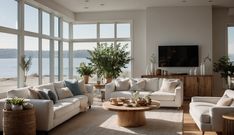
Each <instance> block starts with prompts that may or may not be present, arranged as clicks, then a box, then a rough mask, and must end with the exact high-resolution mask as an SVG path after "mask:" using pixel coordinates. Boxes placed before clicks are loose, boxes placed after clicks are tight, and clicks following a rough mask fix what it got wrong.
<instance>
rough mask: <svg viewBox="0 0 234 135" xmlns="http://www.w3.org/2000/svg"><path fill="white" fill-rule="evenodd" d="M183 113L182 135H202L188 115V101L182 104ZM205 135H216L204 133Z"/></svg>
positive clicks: (214, 134) (214, 133)
mask: <svg viewBox="0 0 234 135" xmlns="http://www.w3.org/2000/svg"><path fill="white" fill-rule="evenodd" d="M183 111H184V123H183V134H184V135H202V132H201V131H200V130H199V129H198V127H197V125H196V123H195V122H194V121H193V119H192V117H191V116H190V115H189V101H185V102H184V104H183ZM205 135H217V134H216V132H205Z"/></svg>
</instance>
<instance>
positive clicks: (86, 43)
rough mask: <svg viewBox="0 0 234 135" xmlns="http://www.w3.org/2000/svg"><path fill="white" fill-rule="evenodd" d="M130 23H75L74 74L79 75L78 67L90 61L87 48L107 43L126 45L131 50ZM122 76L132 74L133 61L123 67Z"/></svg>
mask: <svg viewBox="0 0 234 135" xmlns="http://www.w3.org/2000/svg"><path fill="white" fill-rule="evenodd" d="M130 26H131V25H130V23H97V24H74V25H73V38H74V40H75V42H74V43H73V75H74V77H75V78H76V77H79V74H77V72H76V67H78V66H79V64H80V63H81V62H85V63H88V62H89V60H88V59H87V57H89V54H88V51H87V50H93V49H94V47H96V45H97V43H99V44H103V43H107V45H111V44H114V45H116V44H120V45H121V46H123V45H126V46H127V48H126V51H130V53H131V46H132V39H131V27H130ZM97 30H99V31H97ZM122 71H123V73H122V74H121V76H123V77H130V76H131V63H129V64H127V65H126V68H123V69H122Z"/></svg>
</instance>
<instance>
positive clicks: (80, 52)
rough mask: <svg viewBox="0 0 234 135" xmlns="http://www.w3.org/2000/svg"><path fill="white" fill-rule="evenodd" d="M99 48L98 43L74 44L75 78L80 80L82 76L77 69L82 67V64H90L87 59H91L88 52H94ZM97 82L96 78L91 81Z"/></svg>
mask: <svg viewBox="0 0 234 135" xmlns="http://www.w3.org/2000/svg"><path fill="white" fill-rule="evenodd" d="M96 47H97V43H96V42H80V43H74V44H73V74H74V78H79V77H80V75H79V74H78V73H77V71H76V67H79V66H80V63H81V62H85V63H86V64H88V63H90V60H88V59H87V57H89V56H90V55H89V53H88V51H87V50H94V48H96ZM92 81H93V82H96V76H93V78H92V79H90V82H92Z"/></svg>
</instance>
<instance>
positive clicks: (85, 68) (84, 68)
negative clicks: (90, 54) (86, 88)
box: [76, 62, 95, 84]
mask: <svg viewBox="0 0 234 135" xmlns="http://www.w3.org/2000/svg"><path fill="white" fill-rule="evenodd" d="M76 70H77V72H78V73H79V74H80V76H83V78H84V81H85V84H88V82H89V77H90V76H91V75H92V74H93V73H94V71H95V69H94V67H93V65H92V64H91V63H88V65H86V64H85V63H84V62H81V63H80V67H76Z"/></svg>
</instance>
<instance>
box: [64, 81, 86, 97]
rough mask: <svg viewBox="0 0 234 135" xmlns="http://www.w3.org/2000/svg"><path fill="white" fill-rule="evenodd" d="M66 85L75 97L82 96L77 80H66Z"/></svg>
mask: <svg viewBox="0 0 234 135" xmlns="http://www.w3.org/2000/svg"><path fill="white" fill-rule="evenodd" d="M64 83H65V86H66V87H68V88H69V89H70V90H71V92H72V94H73V95H74V96H75V95H82V92H81V90H80V88H79V86H78V81H77V80H65V81H64Z"/></svg>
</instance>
